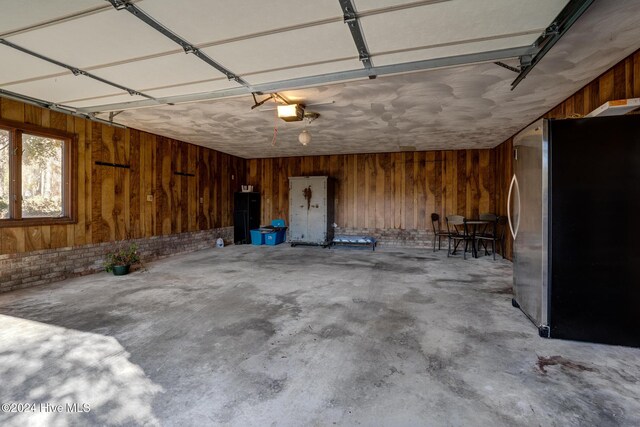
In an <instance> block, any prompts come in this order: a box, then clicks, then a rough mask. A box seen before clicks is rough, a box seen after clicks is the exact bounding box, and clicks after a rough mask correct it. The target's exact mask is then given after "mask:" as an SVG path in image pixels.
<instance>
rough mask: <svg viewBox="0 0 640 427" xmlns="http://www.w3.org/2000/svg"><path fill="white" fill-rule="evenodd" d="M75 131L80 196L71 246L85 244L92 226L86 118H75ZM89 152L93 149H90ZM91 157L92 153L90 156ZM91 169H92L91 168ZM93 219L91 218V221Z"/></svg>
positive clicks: (77, 202)
mask: <svg viewBox="0 0 640 427" xmlns="http://www.w3.org/2000/svg"><path fill="white" fill-rule="evenodd" d="M74 132H75V133H76V135H77V138H76V141H75V143H76V144H77V147H76V153H77V158H76V159H75V160H74V161H75V162H76V165H77V166H76V176H75V177H74V178H75V179H76V182H77V186H78V187H77V190H78V198H77V200H76V209H77V212H76V214H77V218H76V219H77V222H76V223H75V224H74V225H73V237H74V239H73V243H72V244H70V245H69V246H76V245H77V246H79V245H84V244H85V243H86V235H87V230H90V229H91V227H88V228H87V217H86V212H87V209H86V201H87V200H90V198H88V197H87V186H90V185H91V183H90V178H89V177H87V174H86V171H87V168H86V161H85V158H86V153H87V151H86V145H85V143H86V141H85V140H86V137H85V120H83V119H81V118H79V117H76V118H74ZM89 153H91V151H90V150H89ZM88 157H89V158H91V155H90V154H89V156H88ZM89 170H90V169H89ZM90 221H91V219H90V218H89V222H90Z"/></svg>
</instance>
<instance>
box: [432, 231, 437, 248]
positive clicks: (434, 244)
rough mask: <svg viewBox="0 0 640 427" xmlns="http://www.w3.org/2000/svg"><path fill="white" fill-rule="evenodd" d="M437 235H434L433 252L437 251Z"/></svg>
mask: <svg viewBox="0 0 640 427" xmlns="http://www.w3.org/2000/svg"><path fill="white" fill-rule="evenodd" d="M436 237H437V236H436V235H435V234H434V235H433V252H435V251H436Z"/></svg>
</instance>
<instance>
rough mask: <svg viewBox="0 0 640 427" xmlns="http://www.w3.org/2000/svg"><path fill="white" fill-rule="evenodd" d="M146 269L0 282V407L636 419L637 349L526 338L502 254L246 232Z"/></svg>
mask: <svg viewBox="0 0 640 427" xmlns="http://www.w3.org/2000/svg"><path fill="white" fill-rule="evenodd" d="M148 268H149V271H148V272H141V271H139V272H135V273H133V274H131V275H129V276H125V277H113V276H111V275H109V274H107V273H100V274H96V275H92V276H86V277H83V278H78V279H74V280H68V281H65V282H60V283H57V284H53V285H49V286H44V287H40V288H37V289H31V290H26V291H20V292H13V293H10V294H4V295H0V401H1V402H2V403H7V402H19V403H36V405H38V406H37V407H35V408H33V407H30V408H29V412H26V413H0V424H2V425H16V426H18V425H20V426H23V425H54V426H64V425H88V424H107V425H113V424H117V425H123V424H124V425H141V424H145V425H158V424H161V425H234V426H266V425H274V426H275V425H283V426H289V425H290V426H302V425H319V426H324V425H386V426H414V425H428V426H440V425H461V426H463V425H464V426H467V425H491V426H514V425H523V426H525V425H526V426H531V425H543V426H554V425H558V426H573V425H575V426H578V425H592V426H609V425H629V426H637V425H640V349H632V348H623V347H614V346H604V345H593V344H585V343H577V342H569V341H558V340H545V339H542V338H539V337H538V336H537V333H536V332H537V331H536V329H535V328H534V327H533V325H532V324H530V323H529V321H528V320H527V319H526V318H525V317H524V315H523V314H522V313H521V312H520V311H519V310H516V309H514V308H513V307H511V303H510V299H511V294H510V284H511V265H510V263H508V262H506V261H502V260H498V261H493V260H491V258H490V257H481V258H479V259H468V260H466V261H463V260H462V259H461V258H459V257H458V258H451V259H448V258H447V257H446V252H445V251H440V252H438V253H435V254H434V253H432V252H430V251H425V250H391V249H387V250H378V251H376V252H370V251H363V250H349V249H336V250H327V249H321V248H313V247H311V248H305V247H297V248H291V247H288V246H286V245H280V246H278V247H255V246H246V245H245V246H231V247H227V248H224V249H211V250H205V251H200V252H196V253H192V254H188V255H183V256H176V257H173V258H170V259H167V260H164V261H160V262H156V263H153V264H151V265H149V266H148ZM72 402H73V403H79V404H89V405H90V411H89V412H85V413H78V412H77V409H78V408H76V411H73V408H66V407H63V408H62V412H61V413H59V412H55V411H53V410H50V411H48V412H47V407H46V406H40V404H46V403H50V404H62V405H65V404H67V403H72Z"/></svg>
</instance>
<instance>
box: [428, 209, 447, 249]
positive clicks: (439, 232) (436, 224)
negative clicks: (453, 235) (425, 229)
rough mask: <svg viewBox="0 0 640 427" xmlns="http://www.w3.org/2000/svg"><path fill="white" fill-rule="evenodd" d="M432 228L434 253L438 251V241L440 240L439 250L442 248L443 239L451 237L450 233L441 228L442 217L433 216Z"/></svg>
mask: <svg viewBox="0 0 640 427" xmlns="http://www.w3.org/2000/svg"><path fill="white" fill-rule="evenodd" d="M431 228H432V230H433V252H435V251H436V239H437V240H438V250H440V249H441V247H442V238H443V237H447V238H448V237H449V232H447V231H444V230H443V229H442V227H441V226H440V215H438V214H437V213H432V214H431Z"/></svg>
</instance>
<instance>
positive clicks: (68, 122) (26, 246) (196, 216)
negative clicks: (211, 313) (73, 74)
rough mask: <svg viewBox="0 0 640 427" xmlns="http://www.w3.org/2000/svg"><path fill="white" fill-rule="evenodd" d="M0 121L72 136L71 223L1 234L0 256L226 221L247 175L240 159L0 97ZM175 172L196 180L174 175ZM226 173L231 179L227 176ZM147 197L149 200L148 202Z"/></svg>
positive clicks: (5, 230) (7, 230)
mask: <svg viewBox="0 0 640 427" xmlns="http://www.w3.org/2000/svg"><path fill="white" fill-rule="evenodd" d="M0 118H3V119H6V120H10V121H14V122H18V123H27V124H32V125H35V126H40V127H42V128H43V129H46V128H50V129H55V130H62V131H66V132H69V133H73V134H75V135H76V139H75V143H76V144H77V145H76V151H77V157H76V158H75V159H74V160H73V161H74V164H73V168H74V179H76V181H77V199H76V207H77V222H76V223H74V224H69V225H66V224H65V225H42V226H30V227H4V228H0V253H3V254H4V253H14V252H24V251H33V250H41V249H48V248H59V247H65V246H80V245H84V244H89V243H101V242H107V241H110V240H119V239H123V238H127V237H130V238H138V237H151V236H153V235H155V234H169V233H180V232H184V231H195V230H199V229H207V228H210V227H211V226H213V224H214V223H215V224H216V225H217V226H229V225H232V223H233V219H232V215H231V212H230V209H231V205H232V203H231V201H230V200H231V197H232V193H233V191H234V189H235V188H236V187H237V182H238V179H239V177H240V176H245V174H246V173H245V160H244V159H239V158H236V157H233V156H229V155H226V154H221V153H220V154H216V155H215V156H213V155H212V154H211V153H213V150H208V149H205V148H201V147H196V146H193V145H190V144H186V143H182V142H179V141H175V140H172V139H170V138H163V137H160V136H156V135H153V134H149V133H146V132H141V131H137V130H134V129H121V128H114V127H111V126H108V125H104V124H101V123H96V122H90V121H88V120H85V119H82V118H79V117H73V116H70V115H66V114H63V113H59V112H55V111H50V110H47V109H43V108H40V107H35V106H31V105H27V104H24V103H21V102H18V101H13V100H9V99H5V98H0ZM205 153H206V154H205ZM205 158H206V161H208V162H211V161H213V163H214V165H213V166H211V165H206V166H205V167H204V168H203V170H204V171H205V174H202V173H200V166H202V165H203V164H204V162H203V161H202V160H203V159H205ZM96 161H105V162H114V163H122V164H128V165H130V168H129V169H120V168H112V167H109V166H98V165H95V162H96ZM172 162H173V164H172ZM172 166H173V168H172ZM174 169H175V170H180V169H182V170H181V171H183V172H188V173H194V174H196V176H194V177H178V176H176V175H174V174H173V172H174ZM229 171H230V173H231V174H233V175H235V179H233V180H232V179H231V178H230V175H228V176H227V172H229ZM201 186H202V189H201V188H200V187H201ZM205 193H206V197H205V196H204V194H205ZM200 194H203V198H206V199H207V207H206V210H205V209H202V205H201V204H200V203H199V198H200ZM147 195H152V196H153V200H152V201H147ZM201 214H202V215H201Z"/></svg>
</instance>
